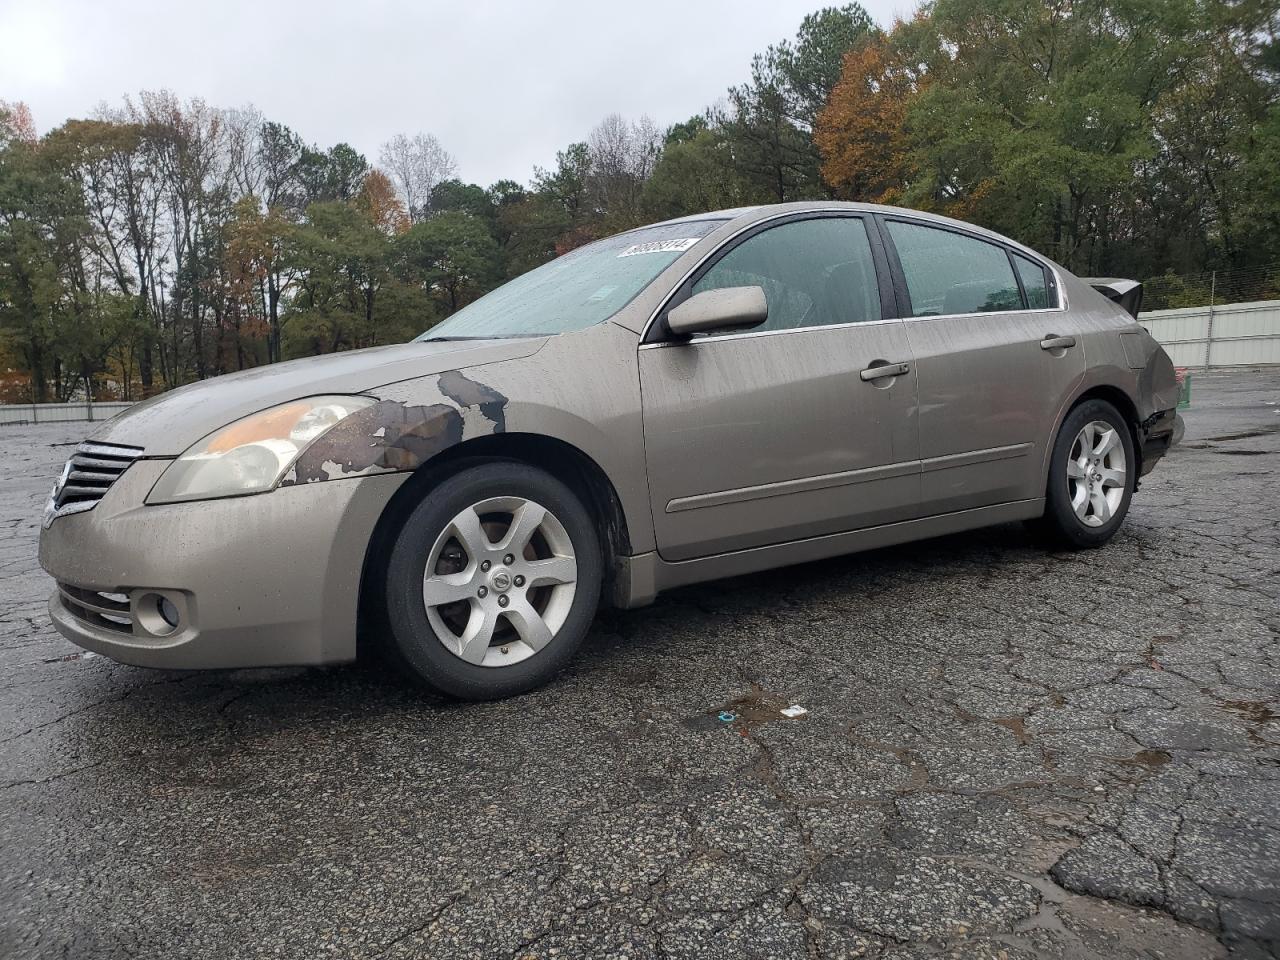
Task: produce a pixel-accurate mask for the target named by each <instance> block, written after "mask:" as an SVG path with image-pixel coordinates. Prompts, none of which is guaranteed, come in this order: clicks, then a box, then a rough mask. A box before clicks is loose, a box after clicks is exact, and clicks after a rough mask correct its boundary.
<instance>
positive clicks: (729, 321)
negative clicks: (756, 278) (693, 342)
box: [667, 287, 769, 337]
mask: <svg viewBox="0 0 1280 960" xmlns="http://www.w3.org/2000/svg"><path fill="white" fill-rule="evenodd" d="M768 319H769V302H768V301H767V300H766V299H765V296H764V288H763V287H724V288H722V289H720V290H703V291H702V293H695V294H694V295H693V296H692V297H690V298H689V299H688V300H686V301H685V302H684V303H682V304H680V306H678V307H676V308H675V309H673V310H672V311H671V312H670V313H668V314H667V329H669V330H670V331H671V333H672V334H673V335H675V336H677V337H687V336H689V335H690V334H694V333H707V332H709V331H712V330H745V329H747V328H748V327H758V326H760V324H762V323H764V322H765V321H766V320H768Z"/></svg>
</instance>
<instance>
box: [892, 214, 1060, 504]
mask: <svg viewBox="0 0 1280 960" xmlns="http://www.w3.org/2000/svg"><path fill="white" fill-rule="evenodd" d="M879 223H880V225H881V228H882V231H883V234H884V238H885V244H886V250H887V252H888V254H889V258H890V261H891V262H892V263H893V265H894V270H895V287H896V293H897V300H898V304H899V308H900V310H901V311H902V315H903V316H904V317H906V318H909V322H908V323H907V328H906V329H907V336H908V337H909V338H910V342H911V352H912V354H913V355H914V358H915V364H916V382H917V387H918V390H919V394H920V415H919V427H920V456H921V494H920V495H921V513H922V514H923V515H926V516H927V515H931V514H939V513H949V512H951V511H955V510H965V509H969V508H972V507H981V506H987V505H990V504H997V503H1005V502H1009V501H1015V500H1027V499H1032V498H1036V497H1041V496H1043V495H1044V490H1043V489H1042V486H1043V477H1042V475H1041V464H1042V463H1043V457H1044V452H1045V446H1046V444H1049V443H1052V439H1053V438H1052V436H1051V434H1052V431H1053V429H1054V424H1055V423H1056V420H1057V415H1058V412H1059V411H1060V410H1061V409H1062V406H1063V404H1064V403H1065V402H1066V401H1067V399H1068V398H1069V397H1070V396H1071V394H1072V392H1073V391H1074V389H1075V387H1076V385H1077V384H1078V383H1079V382H1080V380H1081V378H1082V377H1083V375H1084V368H1085V356H1084V343H1083V338H1082V337H1081V335H1080V331H1077V330H1075V329H1073V328H1072V326H1071V324H1070V319H1069V314H1068V313H1067V311H1066V310H1065V309H1064V306H1063V304H1062V301H1061V291H1059V290H1058V288H1057V282H1056V278H1055V276H1054V273H1053V271H1052V270H1051V269H1050V268H1049V267H1048V266H1047V265H1046V264H1043V263H1041V262H1039V261H1037V260H1033V259H1031V258H1029V257H1027V256H1025V255H1023V254H1022V253H1021V252H1018V251H1015V250H1014V249H1013V248H1012V247H1008V246H1005V245H1003V244H998V243H994V242H992V241H990V240H988V239H985V238H981V237H978V236H976V235H974V234H969V233H966V232H965V231H963V230H959V229H954V228H951V227H949V226H941V225H939V224H937V223H933V222H925V221H914V220H911V219H910V218H905V217H904V218H899V217H883V218H879Z"/></svg>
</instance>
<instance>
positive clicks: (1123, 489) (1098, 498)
mask: <svg viewBox="0 0 1280 960" xmlns="http://www.w3.org/2000/svg"><path fill="white" fill-rule="evenodd" d="M1086 428H1087V429H1088V430H1089V431H1091V432H1090V433H1086V432H1085V431H1086ZM1086 443H1090V444H1091V449H1090V453H1091V456H1088V457H1086V456H1085V449H1084V444H1086ZM1086 466H1087V469H1086ZM1069 471H1070V472H1069ZM1137 472H1138V461H1137V457H1136V456H1135V454H1134V446H1133V432H1132V431H1131V430H1130V428H1129V424H1128V423H1127V422H1126V421H1125V419H1124V417H1123V416H1121V414H1120V411H1118V410H1117V409H1116V408H1115V407H1114V406H1112V405H1111V404H1110V403H1107V401H1105V400H1086V401H1085V402H1084V403H1082V404H1080V405H1079V406H1077V407H1075V408H1074V409H1073V410H1072V411H1071V412H1070V413H1069V414H1067V418H1066V420H1064V421H1063V423H1062V427H1061V429H1059V431H1058V436H1057V439H1056V440H1055V441H1054V444H1053V454H1052V456H1051V457H1050V458H1049V482H1048V486H1047V488H1046V490H1045V511H1044V517H1043V519H1042V520H1041V521H1040V523H1039V524H1037V525H1036V526H1037V527H1038V529H1039V530H1040V531H1041V532H1043V533H1044V534H1045V535H1046V536H1047V537H1048V539H1049V540H1050V541H1052V542H1053V543H1054V544H1055V545H1057V546H1060V547H1066V548H1067V549H1069V550H1088V549H1092V548H1094V547H1100V546H1102V545H1103V544H1104V543H1106V542H1107V541H1108V540H1110V539H1111V538H1112V537H1113V536H1115V533H1116V531H1117V530H1119V529H1120V525H1121V524H1122V523H1124V518H1125V515H1126V514H1127V513H1128V512H1129V502H1130V501H1131V500H1132V499H1133V490H1134V483H1135V481H1136V478H1137Z"/></svg>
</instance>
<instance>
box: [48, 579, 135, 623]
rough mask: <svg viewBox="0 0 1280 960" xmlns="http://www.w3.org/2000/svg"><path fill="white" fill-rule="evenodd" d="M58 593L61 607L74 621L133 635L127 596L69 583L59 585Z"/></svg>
mask: <svg viewBox="0 0 1280 960" xmlns="http://www.w3.org/2000/svg"><path fill="white" fill-rule="evenodd" d="M58 592H59V593H60V594H61V595H62V605H63V606H64V607H66V608H67V610H68V612H70V614H71V615H72V616H73V617H75V618H76V619H78V620H83V621H84V622H85V623H89V624H92V625H93V626H95V627H102V628H104V629H106V630H114V631H116V632H118V633H133V610H132V607H131V604H130V601H129V596H128V594H124V593H108V592H105V591H99V590H86V589H85V588H84V587H73V586H72V585H71V584H69V583H59V584H58Z"/></svg>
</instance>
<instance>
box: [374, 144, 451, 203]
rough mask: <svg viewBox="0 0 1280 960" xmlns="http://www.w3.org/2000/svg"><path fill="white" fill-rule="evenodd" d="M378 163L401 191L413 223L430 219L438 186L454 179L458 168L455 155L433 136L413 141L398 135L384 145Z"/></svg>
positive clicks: (401, 196)
mask: <svg viewBox="0 0 1280 960" xmlns="http://www.w3.org/2000/svg"><path fill="white" fill-rule="evenodd" d="M378 162H379V163H381V164H382V166H383V168H384V169H385V170H386V171H387V173H388V174H389V175H390V176H391V179H392V181H393V182H394V183H395V185H396V188H397V189H398V190H399V191H400V198H401V199H402V200H403V201H404V205H405V209H406V210H407V211H408V212H409V220H410V222H411V223H418V222H419V221H421V220H423V219H425V218H426V216H427V214H428V213H429V212H430V207H431V203H430V201H431V194H432V191H433V190H435V188H436V185H437V184H439V183H441V182H442V181H445V180H448V179H449V178H450V177H452V176H453V175H454V172H455V171H456V170H457V166H458V165H457V163H456V161H455V160H454V159H453V155H452V154H450V153H449V151H447V150H445V148H444V147H442V146H441V145H440V141H439V140H437V139H436V138H435V137H434V136H432V135H431V134H429V133H419V134H416V135H414V136H413V137H407V136H405V135H404V134H403V133H398V134H396V135H395V136H394V137H392V138H391V139H390V140H388V141H387V142H386V143H384V144H383V145H382V149H381V150H380V151H379V154H378Z"/></svg>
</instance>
